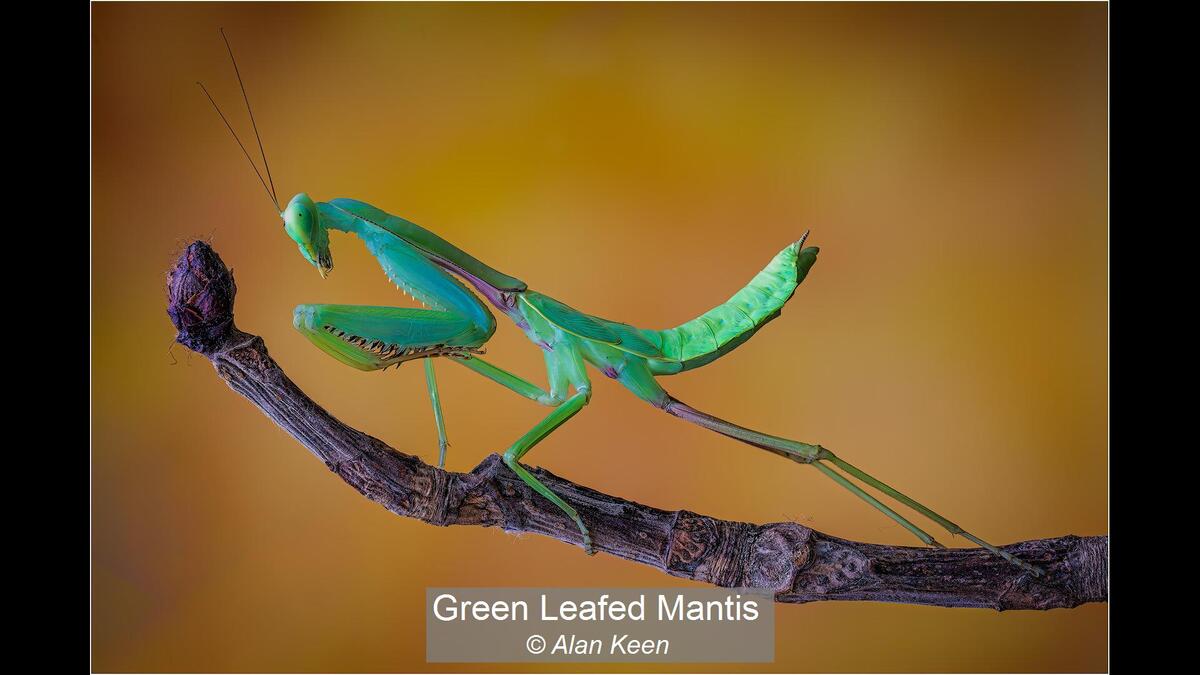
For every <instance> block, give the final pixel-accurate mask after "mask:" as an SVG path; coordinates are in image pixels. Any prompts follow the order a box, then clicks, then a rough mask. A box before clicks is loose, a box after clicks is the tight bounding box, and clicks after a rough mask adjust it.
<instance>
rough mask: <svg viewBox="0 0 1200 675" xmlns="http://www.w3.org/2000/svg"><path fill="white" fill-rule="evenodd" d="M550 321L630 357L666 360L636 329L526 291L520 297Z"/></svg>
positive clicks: (565, 329) (568, 331)
mask: <svg viewBox="0 0 1200 675" xmlns="http://www.w3.org/2000/svg"><path fill="white" fill-rule="evenodd" d="M521 297H522V298H524V299H525V301H526V302H527V303H528V304H529V306H530V307H533V309H535V310H536V311H537V313H538V314H541V315H542V317H544V318H545V319H546V320H547V321H549V322H550V323H552V324H554V325H555V326H557V327H559V328H561V329H562V330H564V331H566V332H567V333H570V334H572V335H575V336H578V337H581V338H584V339H587V340H594V341H596V342H603V343H604V344H607V345H611V346H613V347H616V348H617V349H620V350H622V351H625V352H629V353H630V354H634V355H637V356H641V357H643V358H647V359H656V360H666V358H667V357H665V356H663V353H662V351H660V350H659V348H658V347H656V346H654V343H652V342H650V341H649V340H647V339H646V338H645V337H643V336H642V334H641V333H640V332H639V331H638V329H637V328H634V327H633V326H630V325H628V324H624V323H618V322H616V321H609V320H608V319H601V318H600V317H596V316H591V315H589V314H584V313H583V312H580V311H579V310H577V309H574V308H572V307H568V306H567V305H564V304H563V303H561V302H559V301H558V300H555V299H554V298H551V297H549V296H545V295H542V294H541V293H538V292H536V291H526V292H525V293H524V294H522V296H521Z"/></svg>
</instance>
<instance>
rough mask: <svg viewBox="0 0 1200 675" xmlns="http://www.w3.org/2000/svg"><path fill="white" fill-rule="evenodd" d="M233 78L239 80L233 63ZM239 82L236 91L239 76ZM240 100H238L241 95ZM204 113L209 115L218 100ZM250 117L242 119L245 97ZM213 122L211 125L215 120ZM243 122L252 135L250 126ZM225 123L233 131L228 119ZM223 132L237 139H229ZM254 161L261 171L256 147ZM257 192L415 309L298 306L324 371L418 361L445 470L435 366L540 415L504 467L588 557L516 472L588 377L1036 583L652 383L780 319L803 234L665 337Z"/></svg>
mask: <svg viewBox="0 0 1200 675" xmlns="http://www.w3.org/2000/svg"><path fill="white" fill-rule="evenodd" d="M222 35H224V34H223V33H222ZM226 45H227V47H228V41H226ZM232 56H233V54H232V49H230V57H231V58H232ZM234 67H235V72H236V62H235V64H234ZM238 81H239V84H240V83H241V75H240V73H238ZM201 86H203V85H201ZM242 92H243V96H245V88H244V87H243V89H242ZM205 93H206V94H207V91H205ZM210 100H211V97H210ZM213 106H214V107H216V103H215V101H214V102H213ZM246 106H247V110H248V111H249V106H250V104H249V99H248V98H247V99H246ZM217 111H218V113H220V109H219V108H218V109H217ZM250 114H251V121H252V123H253V113H252V112H251V113H250ZM221 117H222V119H223V120H224V121H225V124H226V126H229V122H228V120H225V118H224V115H223V114H222V115H221ZM229 130H230V132H231V133H233V135H234V137H235V139H236V138H237V134H236V133H234V132H233V129H232V127H231V126H229ZM255 134H256V136H257V127H256V126H255ZM238 144H239V146H241V147H242V151H243V154H245V155H246V158H247V159H248V160H249V161H250V163H251V165H252V166H254V167H255V171H256V173H258V169H257V164H256V163H255V162H254V160H253V159H251V158H250V155H249V153H248V152H246V149H245V146H244V145H242V144H241V141H240V140H238ZM259 149H260V151H261V152H262V157H263V164H264V167H267V165H266V152H265V150H263V149H262V142H261V139H260V140H259ZM259 180H260V181H261V182H262V183H263V187H264V189H266V191H267V193H268V195H269V196H270V197H271V199H272V202H273V204H274V205H275V207H276V209H277V211H278V212H279V217H280V218H281V219H282V221H283V226H284V230H285V232H286V233H287V235H288V237H290V238H291V240H292V241H293V242H295V244H296V246H297V248H298V249H299V251H300V254H301V255H302V256H303V258H304V259H305V260H307V261H308V262H309V263H310V264H311V265H312V266H313V267H315V268H316V269H317V271H318V272H319V273H320V274H321V276H322V277H325V276H326V275H327V274H328V273H329V272H330V271H331V270H332V269H333V257H332V254H331V251H330V234H329V233H330V232H331V231H333V232H340V233H344V234H347V235H352V236H354V237H357V238H358V239H359V240H360V241H361V242H362V243H363V245H365V246H366V247H367V250H368V251H369V252H370V253H371V254H372V255H373V256H374V257H375V258H376V260H378V261H379V264H380V265H381V266H382V268H383V271H384V273H385V274H386V275H387V278H388V279H389V280H390V281H391V282H392V283H393V284H395V286H396V287H397V288H398V289H400V290H401V291H403V292H404V293H405V294H407V295H410V296H412V298H414V299H415V300H416V301H417V302H418V303H419V304H420V305H421V306H420V307H377V306H361V305H336V304H305V305H300V306H298V307H296V308H295V311H294V312H293V325H294V326H295V328H296V330H298V331H299V332H300V333H301V334H302V335H304V337H306V338H307V339H308V340H309V341H310V342H312V344H313V345H315V346H316V347H317V348H318V349H320V350H321V351H323V352H325V353H326V354H328V355H329V356H331V357H332V358H334V359H336V360H337V361H339V362H341V363H343V364H345V365H347V366H350V367H352V368H357V369H359V370H363V371H374V370H386V369H388V368H391V367H393V366H399V365H401V364H403V363H406V362H408V361H415V360H421V361H423V362H424V368H425V374H426V382H427V386H428V390H429V394H430V398H431V401H432V406H433V412H434V418H435V422H436V424H437V429H438V437H439V466H443V465H444V463H445V455H446V445H447V443H446V431H445V425H444V422H443V418H442V413H441V403H440V397H439V393H438V387H437V379H436V376H435V374H434V360H435V359H436V358H442V359H444V360H448V361H450V362H452V363H455V364H457V365H459V366H462V367H464V368H467V369H469V370H471V371H472V372H474V373H476V374H478V375H480V376H482V377H483V378H485V379H488V380H491V381H493V382H495V383H497V384H499V385H500V386H502V387H505V388H506V389H508V390H511V391H512V392H514V393H516V394H518V395H520V396H522V397H524V398H527V399H529V400H531V401H533V402H535V403H538V404H540V405H542V406H546V407H547V408H549V411H548V414H547V415H546V416H545V418H544V419H542V421H540V422H539V423H537V424H536V425H534V426H533V428H532V429H530V430H529V431H528V432H527V433H525V434H524V435H523V436H521V437H520V438H518V439H516V440H515V441H514V442H513V443H512V444H511V445H509V446H508V448H507V449H506V450H505V452H504V455H503V457H504V462H505V464H506V465H507V466H508V467H509V468H510V469H511V470H512V471H513V472H514V473H515V474H516V475H517V476H519V477H520V478H521V480H522V481H524V482H525V483H526V484H527V485H528V486H529V487H530V488H532V489H533V490H534V491H536V492H537V493H538V494H539V495H541V496H542V497H544V498H545V499H547V500H549V501H550V502H552V503H553V504H554V505H555V506H557V507H558V508H559V509H561V510H562V512H563V513H565V514H566V515H567V516H568V517H569V518H571V519H572V520H573V521H574V523H575V525H576V526H577V527H578V529H579V534H580V543H581V545H582V546H583V548H584V549H585V550H586V551H587V552H588V553H589V554H590V553H593V552H594V548H593V545H592V538H591V533H590V531H589V529H588V527H587V523H586V522H584V520H583V519H582V518H581V517H580V515H579V513H578V512H577V511H576V510H575V508H573V507H572V506H571V505H570V504H569V503H567V502H566V501H565V500H563V499H562V498H561V497H560V496H559V495H557V494H555V493H554V492H553V491H552V490H550V489H549V488H548V487H547V486H546V485H544V484H543V483H542V482H541V481H539V480H538V478H537V477H536V476H534V475H533V474H532V473H530V472H529V471H528V470H527V469H526V468H525V467H524V465H523V464H522V462H521V460H522V459H523V458H524V457H525V455H526V454H527V453H529V452H530V451H531V450H532V449H533V448H534V447H535V446H537V445H538V444H539V443H541V442H542V441H543V440H545V439H546V438H547V437H549V436H550V435H551V434H552V433H553V432H554V431H555V430H556V429H558V428H559V427H560V426H562V425H563V424H565V423H566V422H567V421H568V420H570V419H571V418H572V417H574V416H575V415H576V414H578V413H579V412H580V411H581V410H583V408H584V407H586V406H587V405H588V403H589V402H590V401H591V398H592V384H591V378H590V374H589V373H590V372H593V371H594V372H597V373H600V374H602V375H603V376H605V377H608V378H611V379H613V380H615V381H616V382H618V383H619V384H621V385H622V386H624V387H625V389H627V390H628V391H630V392H631V393H632V394H633V395H634V396H637V397H638V398H639V399H641V400H643V401H645V402H646V403H647V404H648V405H649V406H650V407H651V408H653V409H656V410H661V411H663V412H665V413H667V414H670V415H673V416H675V417H677V418H679V419H682V420H684V421H687V422H690V423H692V424H696V425H698V426H701V427H703V428H705V429H709V430H711V431H715V432H717V433H719V434H723V435H725V436H728V437H730V438H732V439H734V440H737V441H740V442H742V443H744V444H747V445H750V446H753V447H756V448H760V449H763V450H766V451H768V452H772V453H774V454H777V455H779V456H781V457H784V458H786V459H789V460H791V461H793V462H796V463H799V464H808V465H812V466H813V467H815V468H816V469H817V470H818V471H820V472H821V473H823V474H824V475H826V476H828V477H829V478H830V479H832V480H834V481H835V482H837V483H838V484H839V485H841V486H842V487H844V488H846V489H847V490H849V491H850V492H851V493H853V494H854V495H855V496H856V497H858V498H860V499H862V500H863V501H866V502H867V503H868V504H870V505H871V506H872V507H874V508H875V509H877V510H879V511H880V512H882V513H883V514H884V515H886V516H887V517H888V518H890V519H892V520H893V521H895V522H896V523H898V524H899V525H901V526H902V527H904V528H905V529H907V530H908V531H909V532H911V533H912V534H914V535H915V536H916V537H917V538H918V539H920V540H921V541H922V542H923V543H924V544H926V545H929V546H938V547H940V546H941V544H939V543H938V542H937V540H935V539H934V538H933V537H932V536H930V535H929V534H928V533H927V532H925V531H924V530H923V529H921V528H920V527H918V526H917V525H915V524H914V523H913V522H912V521H910V520H909V519H908V518H906V517H905V516H903V515H901V514H900V513H898V512H897V511H896V510H894V509H892V508H891V507H889V506H888V505H886V504H884V503H883V502H882V501H880V500H879V499H878V498H877V497H876V496H874V495H872V494H871V493H870V492H868V490H867V488H872V489H874V490H875V491H877V492H878V493H882V494H883V495H886V496H888V497H891V498H892V499H894V500H896V501H897V502H899V503H901V504H903V505H904V506H907V507H909V508H910V509H912V510H914V511H916V512H917V513H919V514H921V515H923V516H925V517H927V518H929V519H930V520H932V521H934V522H935V523H937V524H938V525H939V526H941V527H942V528H944V529H945V530H947V531H949V532H950V533H951V534H956V535H961V536H963V537H965V538H967V539H969V540H970V541H972V542H974V543H976V544H978V545H979V546H982V547H985V548H987V549H988V550H990V551H992V552H993V553H995V554H996V555H998V556H1001V557H1003V558H1004V559H1005V560H1008V561H1009V562H1011V563H1013V564H1015V565H1018V566H1020V567H1022V568H1024V569H1026V570H1028V571H1030V572H1032V573H1034V574H1037V575H1040V574H1042V572H1041V570H1039V569H1038V568H1036V567H1034V566H1033V565H1030V564H1029V563H1026V562H1024V561H1021V560H1019V559H1017V558H1016V557H1014V556H1013V555H1012V554H1011V553H1009V552H1007V551H1004V550H1001V549H999V548H997V547H995V546H993V545H991V544H989V543H987V542H986V541H983V540H982V539H980V538H978V537H976V536H975V535H973V534H971V533H969V532H967V531H965V530H964V529H963V528H961V527H959V526H958V525H956V524H955V523H953V522H951V521H950V520H948V519H946V518H944V517H943V516H941V515H940V514H938V513H936V512H934V511H933V510H931V509H929V508H928V507H926V506H924V505H923V504H921V503H919V502H917V501H915V500H913V499H912V498H910V497H908V496H907V495H905V494H903V493H901V492H900V491H898V490H896V489H895V488H893V487H891V486H890V485H888V484H886V483H884V482H882V481H880V480H878V479H877V478H875V477H874V476H872V475H870V474H868V473H866V472H864V471H862V470H861V469H859V468H858V467H856V466H854V465H853V464H850V463H849V462H846V461H845V460H843V459H841V458H840V457H839V456H837V455H835V454H834V453H833V452H831V451H830V450H829V449H827V448H824V447H822V446H820V445H817V444H813V443H805V442H801V441H796V440H790V439H787V438H783V437H780V436H774V435H770V434H765V433H762V432H759V431H755V430H753V429H749V428H746V427H743V426H740V425H738V424H734V423H732V422H729V421H726V420H724V419H721V418H720V417H717V416H715V415H712V414H709V413H706V412H701V411H700V410H697V409H695V408H693V407H691V406H689V405H687V404H685V403H683V402H682V401H680V400H678V399H676V398H674V397H673V396H671V394H670V393H669V392H668V391H667V390H666V389H664V388H663V386H662V385H661V384H660V383H659V379H660V378H662V377H665V376H669V375H675V374H678V373H681V372H684V371H688V370H693V369H695V368H699V367H701V366H703V365H705V364H708V363H711V362H712V361H714V360H716V359H718V358H721V357H722V356H725V355H726V354H729V353H730V352H732V351H733V350H734V349H735V348H737V347H738V346H739V345H741V344H742V343H744V342H745V341H746V340H748V339H749V338H750V337H751V336H753V335H754V334H755V333H756V332H757V331H758V330H760V329H761V328H762V327H763V326H764V325H766V324H767V323H769V322H770V321H772V320H773V319H775V318H777V317H778V316H779V315H780V313H781V311H782V309H783V306H784V305H785V304H786V303H787V302H788V301H789V300H790V299H791V298H792V296H793V294H794V293H795V292H796V289H797V287H798V286H799V285H800V284H801V282H803V281H804V279H805V277H806V276H807V275H808V273H809V271H810V270H811V269H812V267H813V265H814V264H815V263H816V261H817V256H818V252H819V249H818V248H817V247H815V246H807V247H806V246H805V241H806V239H807V236H808V233H807V232H805V233H804V234H803V235H802V236H801V237H800V238H799V239H798V240H797V241H795V242H792V243H790V244H789V245H787V246H785V247H784V248H783V249H782V250H781V251H780V252H779V253H778V254H777V255H775V257H774V258H772V259H771V261H770V262H769V263H767V265H766V266H765V267H764V268H763V269H762V271H760V272H759V273H758V274H757V275H756V276H754V278H753V279H751V280H750V282H749V283H748V284H746V286H744V287H743V288H742V289H741V290H739V291H737V292H736V293H734V294H733V295H732V296H731V297H730V298H729V299H728V300H726V301H725V302H723V303H721V304H719V305H717V306H716V307H714V308H713V309H711V310H709V311H708V312H705V313H704V314H702V315H701V316H699V317H696V318H695V319H692V320H691V321H688V322H686V323H683V324H680V325H679V326H676V327H674V328H669V329H665V330H648V329H641V328H636V327H634V326H631V325H629V324H626V323H622V322H619V321H612V320H609V319H604V318H600V317H597V316H593V315H590V314H586V313H584V312H582V311H579V310H577V309H575V308H573V307H571V306H569V305H567V304H565V303H563V302H560V301H558V300H556V299H554V298H551V297H549V296H547V295H544V294H542V293H539V292H537V291H535V290H533V289H531V288H529V286H528V285H527V284H526V283H525V282H524V281H521V280H520V279H518V278H516V277H512V276H509V275H507V274H504V273H502V272H500V271H498V270H496V269H495V268H493V267H491V266H489V265H487V264H485V263H483V262H482V261H480V260H478V259H477V258H475V257H474V256H472V255H470V254H469V253H467V252H465V251H463V250H462V249H460V248H458V247H457V246H455V245H453V244H451V243H450V242H448V241H446V240H444V239H442V238H441V237H439V236H438V235H436V234H434V233H433V232H431V231H429V230H426V229H424V228H422V227H420V226H418V225H416V224H414V223H412V222H410V221H408V220H405V219H404V218H401V217H399V216H395V215H392V214H390V213H387V212H385V211H383V210H381V209H379V208H376V207H374V206H372V205H370V204H366V203H364V202H361V201H356V200H353V199H330V200H328V201H322V202H318V201H314V200H313V199H311V198H310V197H309V196H308V195H307V194H305V193H300V194H297V195H296V196H295V197H293V198H292V199H291V201H289V202H288V204H287V206H286V207H285V208H282V209H280V208H279V202H278V200H277V199H276V198H275V192H274V181H273V179H271V177H270V169H269V167H267V179H265V180H264V179H263V176H262V174H261V173H259ZM268 185H269V187H268ZM481 298H482V300H481ZM484 300H486V303H485V302H484ZM495 313H499V314H500V315H501V316H503V317H504V318H506V319H508V321H510V322H511V323H512V324H513V325H514V326H515V327H516V328H517V329H518V330H520V331H522V332H523V333H524V335H525V336H526V337H527V338H528V339H529V341H530V342H531V343H533V344H534V345H535V346H536V347H537V348H538V349H540V350H541V351H542V355H543V358H544V360H545V369H546V383H547V384H546V386H545V387H542V386H539V385H537V384H534V383H533V382H530V381H529V380H527V379H525V378H523V377H520V376H518V375H516V374H513V373H511V372H508V371H507V370H504V369H503V368H500V367H499V366H496V365H494V364H492V363H491V362H489V361H487V360H485V359H483V358H482V356H481V354H482V353H483V347H484V345H485V344H486V343H487V341H488V340H489V339H490V338H491V337H492V335H493V334H494V333H495V331H496V329H497V322H496V317H495ZM589 369H590V370H589ZM852 478H853V479H856V480H857V481H858V482H855V481H854V480H851V479H852Z"/></svg>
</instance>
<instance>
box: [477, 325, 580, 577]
mask: <svg viewBox="0 0 1200 675" xmlns="http://www.w3.org/2000/svg"><path fill="white" fill-rule="evenodd" d="M471 360H472V361H473V360H475V359H471ZM465 365H470V364H469V362H467V363H466V364H465ZM484 365H485V366H488V367H490V368H495V367H494V366H491V365H490V364H484ZM476 370H477V372H481V370H480V369H476ZM485 370H486V369H485ZM495 370H499V369H495ZM500 372H503V371H500ZM481 374H484V373H483V372H481ZM487 374H488V375H489V376H491V375H492V373H487ZM505 375H508V377H511V378H515V376H512V375H509V374H507V373H505ZM546 375H547V378H548V379H549V381H550V391H549V397H548V400H547V401H546V402H549V403H551V404H554V403H557V402H559V401H561V403H558V405H557V407H556V408H555V409H554V410H553V411H551V412H550V414H549V415H547V416H546V418H545V419H544V420H542V421H541V422H539V423H538V424H537V425H535V426H534V427H533V428H532V429H530V430H529V431H528V432H527V433H526V434H525V435H524V436H521V437H520V438H519V439H517V441H516V442H515V443H513V444H512V446H510V447H509V448H508V450H506V451H505V452H504V463H505V464H506V465H508V468H510V469H512V471H513V473H515V474H517V476H518V477H519V478H520V479H521V480H522V481H524V482H525V484H526V485H528V486H529V487H531V488H533V489H534V491H535V492H537V493H538V494H540V495H542V496H543V497H545V498H546V499H549V500H550V501H551V502H552V503H553V504H554V505H555V506H557V507H558V508H560V509H562V511H563V513H566V514H567V515H568V516H569V517H570V518H571V520H573V521H575V525H577V526H578V527H579V533H580V534H581V535H583V548H584V550H586V551H587V552H588V555H592V554H594V553H595V552H596V551H595V549H594V548H592V535H591V533H590V532H589V531H588V528H587V525H585V524H584V523H583V519H582V518H580V517H579V512H578V511H576V510H575V509H574V508H573V507H572V506H571V505H570V504H568V503H567V502H566V501H564V500H563V499H562V497H559V496H558V495H556V494H555V493H554V491H553V490H551V489H550V488H548V487H546V485H545V484H544V483H542V481H540V480H538V479H537V477H536V476H534V475H533V474H532V473H530V472H529V470H528V469H526V468H525V467H524V466H522V465H521V458H522V457H524V456H525V454H526V453H528V452H529V451H530V450H532V449H533V446H535V445H537V444H538V443H539V442H541V441H542V439H544V438H545V437H546V436H549V435H550V433H551V432H552V431H554V430H555V429H557V428H558V427H560V426H562V425H563V423H565V422H566V421H567V420H569V419H571V418H572V417H574V416H575V414H576V413H578V412H579V411H580V410H582V409H583V407H584V406H585V405H587V404H588V401H590V400H591V398H592V386H591V381H590V380H589V379H588V377H587V373H586V371H585V370H584V366H583V359H582V357H581V356H580V354H579V352H578V350H577V349H576V348H575V347H574V345H571V344H570V343H567V342H562V343H559V344H558V345H557V346H556V349H554V350H552V351H548V352H546ZM493 379H496V381H498V382H500V383H501V384H505V385H506V386H509V387H510V388H513V389H514V390H516V389H517V388H518V387H520V386H521V385H520V384H517V383H515V382H512V381H509V380H505V381H502V379H497V378H493ZM516 379H517V380H520V378H516ZM520 382H523V383H524V385H527V386H529V387H532V386H533V385H529V383H528V382H524V380H520ZM568 387H574V388H575V394H574V395H572V396H571V397H570V398H566V392H567V388H568ZM531 398H532V397H531Z"/></svg>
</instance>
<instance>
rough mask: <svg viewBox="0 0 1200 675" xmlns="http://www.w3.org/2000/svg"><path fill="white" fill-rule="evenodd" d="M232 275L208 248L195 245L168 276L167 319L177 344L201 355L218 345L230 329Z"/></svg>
mask: <svg viewBox="0 0 1200 675" xmlns="http://www.w3.org/2000/svg"><path fill="white" fill-rule="evenodd" d="M236 294H237V284H235V283H234V281H233V272H231V271H230V270H229V268H228V267H226V266H225V263H224V262H222V261H221V256H219V255H217V252H216V251H214V250H213V249H212V247H211V246H209V245H208V244H206V243H204V242H202V241H196V242H193V243H191V244H190V245H188V247H187V249H186V250H184V252H183V253H182V254H181V255H180V256H179V260H178V261H177V262H176V263H175V267H174V268H172V269H171V271H170V272H168V273H167V315H169V316H170V317H171V323H173V324H175V328H176V330H178V331H179V335H177V336H176V337H175V340H176V342H178V343H179V344H181V345H183V346H185V347H187V348H188V349H191V350H193V351H196V352H199V353H201V354H208V353H210V352H211V351H212V350H213V349H215V348H216V346H217V345H219V344H221V342H222V341H223V340H224V338H225V336H226V334H227V333H228V332H229V330H230V329H231V328H232V327H233V297H234V295H236Z"/></svg>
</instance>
